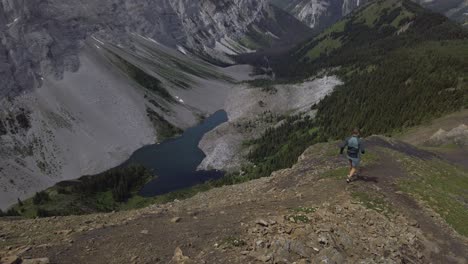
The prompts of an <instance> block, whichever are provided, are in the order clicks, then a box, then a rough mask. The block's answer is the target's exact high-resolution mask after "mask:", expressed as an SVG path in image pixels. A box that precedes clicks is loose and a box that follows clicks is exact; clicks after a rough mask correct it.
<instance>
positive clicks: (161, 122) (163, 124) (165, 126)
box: [146, 108, 183, 142]
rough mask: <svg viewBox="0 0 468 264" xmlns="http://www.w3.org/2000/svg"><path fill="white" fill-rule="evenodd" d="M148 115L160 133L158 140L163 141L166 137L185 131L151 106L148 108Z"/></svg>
mask: <svg viewBox="0 0 468 264" xmlns="http://www.w3.org/2000/svg"><path fill="white" fill-rule="evenodd" d="M146 112H147V115H148V117H149V119H150V120H151V122H152V123H153V125H154V127H155V128H156V131H157V133H158V141H159V142H162V141H164V140H166V139H169V138H173V137H175V136H177V135H180V134H182V133H183V130H182V129H180V128H178V127H176V126H174V125H172V124H171V123H169V122H168V121H167V120H166V119H164V117H162V116H161V115H160V114H158V113H156V112H155V111H153V110H152V109H150V108H147V109H146Z"/></svg>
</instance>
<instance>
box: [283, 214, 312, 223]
mask: <svg viewBox="0 0 468 264" xmlns="http://www.w3.org/2000/svg"><path fill="white" fill-rule="evenodd" d="M285 219H286V220H288V221H290V222H293V223H304V224H305V223H309V222H310V219H309V217H307V215H303V214H295V215H287V216H285Z"/></svg>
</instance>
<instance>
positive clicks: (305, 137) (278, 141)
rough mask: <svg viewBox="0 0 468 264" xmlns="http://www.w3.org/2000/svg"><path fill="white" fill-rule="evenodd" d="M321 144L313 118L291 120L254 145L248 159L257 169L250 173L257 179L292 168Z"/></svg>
mask: <svg viewBox="0 0 468 264" xmlns="http://www.w3.org/2000/svg"><path fill="white" fill-rule="evenodd" d="M318 141H319V135H318V130H317V127H316V126H315V124H314V122H313V121H312V119H311V118H310V117H309V116H305V117H304V116H301V115H296V116H291V117H288V118H286V120H284V121H283V123H282V124H281V125H279V126H277V127H274V128H269V129H268V130H267V131H266V132H265V133H264V134H263V135H262V136H261V137H260V138H258V139H256V140H253V141H251V142H249V143H250V144H251V145H253V148H252V150H251V151H250V153H249V155H248V159H249V160H250V161H251V162H253V163H254V164H255V165H256V166H255V167H254V169H253V170H252V171H251V172H250V173H254V174H258V176H255V177H264V176H269V175H270V174H271V172H273V171H276V170H279V169H284V168H288V167H291V166H292V165H293V164H295V163H296V161H297V157H299V155H301V154H302V153H303V152H304V150H305V149H306V148H307V147H308V146H310V145H312V144H313V143H316V142H318Z"/></svg>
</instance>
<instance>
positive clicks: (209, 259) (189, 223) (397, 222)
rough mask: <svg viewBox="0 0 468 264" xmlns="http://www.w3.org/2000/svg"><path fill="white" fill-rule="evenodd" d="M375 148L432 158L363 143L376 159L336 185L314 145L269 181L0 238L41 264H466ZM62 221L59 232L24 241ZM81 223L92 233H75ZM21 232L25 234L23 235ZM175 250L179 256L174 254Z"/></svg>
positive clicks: (334, 164) (405, 148)
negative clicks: (372, 198) (372, 197)
mask: <svg viewBox="0 0 468 264" xmlns="http://www.w3.org/2000/svg"><path fill="white" fill-rule="evenodd" d="M382 147H383V148H391V149H395V150H398V151H400V152H403V153H405V154H406V155H410V156H413V157H418V158H421V159H430V158H432V157H433V154H431V153H430V152H426V151H420V150H418V149H416V148H414V147H411V146H410V145H407V144H403V143H398V144H396V143H394V142H393V143H392V142H390V143H389V141H387V140H382V139H380V138H371V139H370V141H369V153H373V154H375V155H377V156H378V158H379V159H378V161H377V162H375V163H373V164H372V165H367V166H366V167H365V168H364V172H363V175H362V176H361V177H360V178H359V179H358V180H357V181H355V182H353V183H351V184H346V182H345V180H344V176H345V175H341V174H343V170H341V169H339V170H337V168H343V167H345V166H346V161H345V160H343V159H342V158H340V157H338V155H337V152H338V150H336V152H335V149H334V148H335V146H332V145H331V144H322V145H317V146H314V147H311V148H310V149H308V150H307V151H306V152H305V153H304V154H303V155H302V156H301V158H300V159H299V162H298V164H297V165H295V166H294V167H293V168H292V169H288V170H283V171H279V172H275V173H274V174H273V175H272V176H271V177H269V178H263V179H259V180H254V181H251V182H247V183H243V184H239V185H235V186H226V187H222V188H217V189H213V190H211V191H208V192H205V193H200V194H198V195H196V196H195V197H193V198H191V199H188V200H184V201H175V202H172V203H169V204H166V205H157V206H152V207H149V208H145V209H142V210H139V211H130V212H128V213H127V212H119V213H115V215H112V214H103V215H95V216H89V217H88V216H84V217H78V218H76V219H75V218H70V217H68V218H55V219H39V220H25V221H24V222H21V223H20V224H16V225H13V223H8V222H0V238H2V232H4V231H5V230H7V231H6V233H5V234H4V235H3V237H6V238H7V239H9V241H10V243H11V245H14V246H13V247H12V248H10V251H14V250H16V249H15V248H16V245H18V243H20V242H21V243H25V242H24V241H29V242H28V245H29V246H30V248H27V249H26V250H25V251H24V252H23V253H21V254H20V256H22V257H23V258H26V257H30V258H43V257H47V258H48V259H49V260H50V263H210V264H211V263H294V262H295V263H377V262H379V263H380V262H383V261H387V262H385V263H467V262H466V258H467V256H468V244H467V242H466V239H464V238H461V237H459V236H457V235H455V234H454V233H453V231H452V230H451V229H449V228H448V227H447V226H446V225H445V224H443V223H441V222H439V218H438V217H437V216H436V215H434V214H433V213H432V212H431V211H428V210H427V209H425V208H423V207H422V206H421V205H419V203H417V202H416V201H415V200H414V199H413V198H412V197H410V196H408V195H406V194H403V193H402V192H399V191H398V189H397V186H396V182H395V181H396V180H397V179H399V178H402V177H408V175H406V173H405V170H404V169H403V168H402V166H401V164H400V163H399V162H397V161H396V160H394V158H392V157H390V156H389V155H388V154H387V153H385V152H384V151H382V150H381V148H382ZM335 153H336V154H335ZM356 192H365V193H369V194H371V193H377V194H380V195H384V196H385V199H386V200H388V201H389V204H390V205H391V207H392V208H393V209H394V210H395V212H393V213H392V214H391V215H385V214H384V213H382V212H378V211H376V210H374V209H372V208H367V207H366V206H365V204H364V203H362V202H361V201H357V200H356V199H355V198H353V197H354V196H353V194H354V193H356ZM126 214H129V216H128V217H127V216H126ZM130 215H131V216H130ZM117 216H118V217H119V219H120V220H118V221H117V220H115V219H116V218H117ZM114 220H115V222H112V221H114ZM54 221H55V222H54ZM64 222H65V223H67V224H66V226H65V227H64V226H61V227H60V228H61V229H62V228H67V227H68V228H70V231H68V232H66V233H67V235H66V236H62V235H60V236H58V235H57V236H51V237H47V238H45V239H38V238H37V237H27V239H29V240H25V237H24V236H25V235H28V234H32V233H34V234H36V233H40V232H41V231H42V230H49V229H47V228H50V226H51V225H59V224H62V223H64ZM107 222H112V224H107ZM94 223H99V225H94ZM88 225H92V226H93V227H94V228H86V229H84V231H79V230H80V228H81V227H84V226H88ZM22 226H23V227H24V226H27V227H28V228H30V230H33V231H29V232H28V234H25V233H24V232H23V230H24V229H23V230H22V229H21V227H22ZM8 229H9V230H8ZM2 230H3V231H2ZM42 232H45V231H42ZM59 233H61V232H59ZM68 234H69V235H68ZM15 241H16V242H15ZM0 242H1V241H0ZM15 243H16V244H15ZM20 248H21V247H20ZM177 248H180V249H181V250H182V253H181V252H178V253H177V252H176V253H174V252H175V250H176V249H177ZM0 251H1V248H0ZM0 256H1V252H0Z"/></svg>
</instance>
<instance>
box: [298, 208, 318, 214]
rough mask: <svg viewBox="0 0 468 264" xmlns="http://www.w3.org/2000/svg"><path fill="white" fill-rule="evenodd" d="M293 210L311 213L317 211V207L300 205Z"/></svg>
mask: <svg viewBox="0 0 468 264" xmlns="http://www.w3.org/2000/svg"><path fill="white" fill-rule="evenodd" d="M293 211H294V212H297V213H305V214H310V213H315V211H317V208H315V207H298V208H294V209H293Z"/></svg>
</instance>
